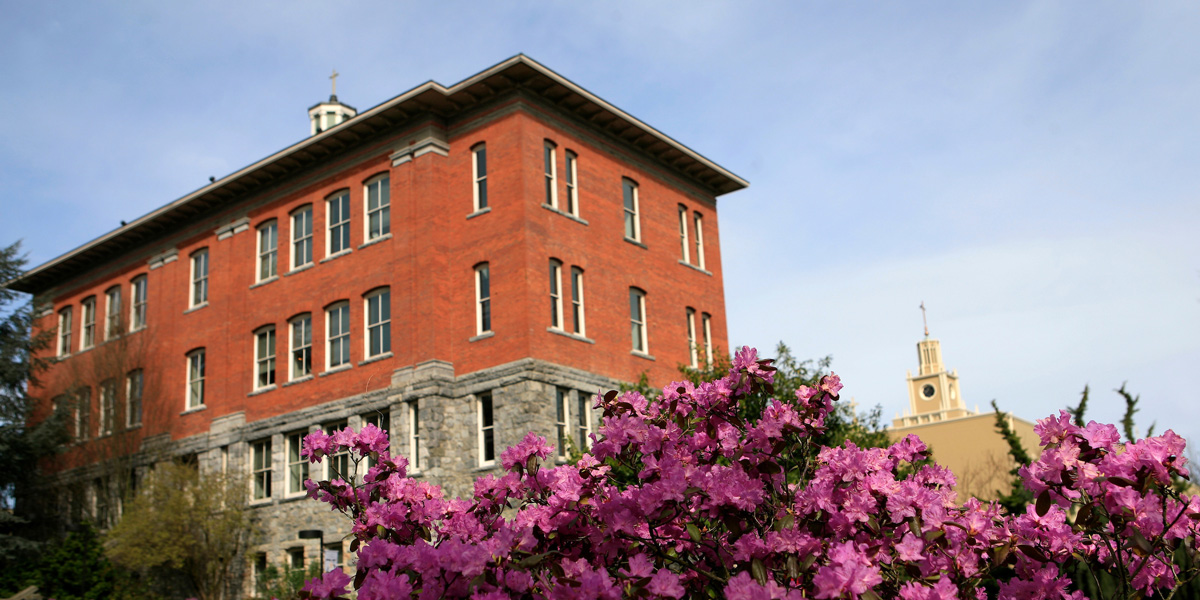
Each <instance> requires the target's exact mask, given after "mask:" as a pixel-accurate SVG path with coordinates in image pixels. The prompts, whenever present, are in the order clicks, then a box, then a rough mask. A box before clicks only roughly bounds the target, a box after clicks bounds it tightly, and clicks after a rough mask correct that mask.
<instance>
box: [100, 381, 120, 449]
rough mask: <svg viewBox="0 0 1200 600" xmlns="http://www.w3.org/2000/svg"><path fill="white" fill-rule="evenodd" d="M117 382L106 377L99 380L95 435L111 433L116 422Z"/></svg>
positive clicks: (101, 435) (102, 435)
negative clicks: (97, 418) (97, 420)
mask: <svg viewBox="0 0 1200 600" xmlns="http://www.w3.org/2000/svg"><path fill="white" fill-rule="evenodd" d="M116 412H117V382H115V381H113V380H111V379H106V380H104V381H101V382H100V410H99V413H100V414H99V415H97V416H98V417H100V418H99V422H98V423H96V437H97V438H102V437H104V436H107V435H112V433H113V430H114V429H116V423H117V415H116Z"/></svg>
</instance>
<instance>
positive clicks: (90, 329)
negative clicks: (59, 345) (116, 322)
mask: <svg viewBox="0 0 1200 600" xmlns="http://www.w3.org/2000/svg"><path fill="white" fill-rule="evenodd" d="M80 304H81V305H83V321H82V322H83V327H82V328H81V329H83V335H81V336H79V349H80V350H87V349H88V348H91V347H93V346H95V345H96V297H95V296H88V297H87V298H84V299H83V302H81V303H80Z"/></svg>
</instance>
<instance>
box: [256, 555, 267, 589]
mask: <svg viewBox="0 0 1200 600" xmlns="http://www.w3.org/2000/svg"><path fill="white" fill-rule="evenodd" d="M266 577H267V553H266V552H259V553H258V554H255V555H254V589H255V591H261V590H262V589H263V588H265V587H266V586H267V579H266Z"/></svg>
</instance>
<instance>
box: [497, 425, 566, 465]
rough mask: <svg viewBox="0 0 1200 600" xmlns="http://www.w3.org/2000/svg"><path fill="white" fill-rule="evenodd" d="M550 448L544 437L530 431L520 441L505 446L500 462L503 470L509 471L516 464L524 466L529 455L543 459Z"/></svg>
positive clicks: (548, 453)
mask: <svg viewBox="0 0 1200 600" xmlns="http://www.w3.org/2000/svg"><path fill="white" fill-rule="evenodd" d="M552 450H554V448H553V447H551V446H550V445H548V444H547V443H546V438H544V437H542V436H540V435H538V434H536V433H534V432H532V431H530V432H529V433H527V434H525V439H523V440H521V443H519V444H517V445H516V446H512V447H510V448H507V449H506V450H505V451H504V452H502V453H501V454H500V464H501V465H502V466H503V467H504V470H505V471H511V470H513V467H515V466H517V465H520V466H521V467H524V466H525V463H526V462H528V460H529V457H531V456H536V457H538V458H540V459H542V460H545V459H546V457H547V456H550V452H551V451H552Z"/></svg>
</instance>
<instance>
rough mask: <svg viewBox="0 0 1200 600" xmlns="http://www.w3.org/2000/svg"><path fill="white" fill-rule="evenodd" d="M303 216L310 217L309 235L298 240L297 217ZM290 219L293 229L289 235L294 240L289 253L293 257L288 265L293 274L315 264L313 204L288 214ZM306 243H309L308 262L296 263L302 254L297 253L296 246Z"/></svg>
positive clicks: (308, 219)
mask: <svg viewBox="0 0 1200 600" xmlns="http://www.w3.org/2000/svg"><path fill="white" fill-rule="evenodd" d="M301 215H307V216H308V218H307V219H306V220H307V225H308V234H307V235H306V236H304V237H302V238H297V237H296V232H297V231H299V230H300V228H299V227H297V226H296V217H299V216H301ZM288 217H289V218H290V219H291V227H290V228H289V229H290V232H289V235H290V237H291V238H292V243H291V251H290V252H289V254H290V255H291V256H290V260H289V261H288V264H289V265H290V266H289V267H288V272H292V271H297V270H300V269H303V268H305V267H307V266H309V265H312V264H313V259H314V257H313V206H312V204H305V205H303V206H301V207H299V208H297V209H295V210H293V211H292V212H290V213H288ZM304 242H308V244H307V245H308V260H306V261H304V262H302V263H298V262H296V261H297V259H298V258H299V256H300V253H299V252H296V245H297V244H302V243H304Z"/></svg>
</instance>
